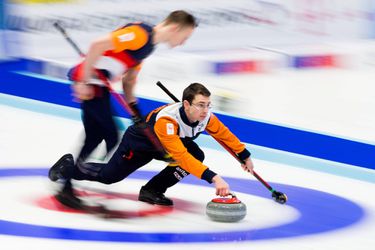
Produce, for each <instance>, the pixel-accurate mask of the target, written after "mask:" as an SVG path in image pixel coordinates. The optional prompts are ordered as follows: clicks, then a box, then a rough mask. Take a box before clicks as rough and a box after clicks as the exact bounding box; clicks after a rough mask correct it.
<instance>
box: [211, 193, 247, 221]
mask: <svg viewBox="0 0 375 250" xmlns="http://www.w3.org/2000/svg"><path fill="white" fill-rule="evenodd" d="M229 196H231V197H220V198H215V199H212V200H211V201H210V202H208V203H207V206H206V214H207V216H208V217H210V219H211V220H214V221H220V222H236V221H240V220H242V219H243V218H245V216H246V205H245V204H244V203H242V202H241V201H240V200H239V199H237V197H236V196H235V195H234V194H229Z"/></svg>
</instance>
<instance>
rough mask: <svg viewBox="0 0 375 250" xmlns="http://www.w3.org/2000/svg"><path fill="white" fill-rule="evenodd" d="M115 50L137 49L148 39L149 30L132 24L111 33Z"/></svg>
mask: <svg viewBox="0 0 375 250" xmlns="http://www.w3.org/2000/svg"><path fill="white" fill-rule="evenodd" d="M111 38H112V42H113V46H114V49H113V52H120V51H123V50H137V49H139V48H141V47H142V46H144V45H145V44H146V43H147V41H148V35H147V32H146V31H145V30H144V29H143V28H142V27H140V26H138V25H131V26H127V27H125V28H122V29H119V30H115V31H113V32H112V33H111Z"/></svg>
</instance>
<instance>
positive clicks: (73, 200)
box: [55, 181, 84, 210]
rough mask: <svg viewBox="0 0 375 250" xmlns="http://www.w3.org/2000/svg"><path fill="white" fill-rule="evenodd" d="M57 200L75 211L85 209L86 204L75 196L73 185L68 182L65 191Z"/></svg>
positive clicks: (62, 191)
mask: <svg viewBox="0 0 375 250" xmlns="http://www.w3.org/2000/svg"><path fill="white" fill-rule="evenodd" d="M55 198H56V200H58V201H59V202H60V203H61V204H63V205H64V206H66V207H69V208H73V209H78V210H79V209H83V208H84V204H83V202H82V200H81V199H79V198H78V197H77V196H76V195H75V194H74V190H73V187H72V184H71V183H70V182H69V181H68V182H67V183H66V184H65V185H64V187H63V189H62V190H61V191H59V192H58V193H57V194H56V195H55Z"/></svg>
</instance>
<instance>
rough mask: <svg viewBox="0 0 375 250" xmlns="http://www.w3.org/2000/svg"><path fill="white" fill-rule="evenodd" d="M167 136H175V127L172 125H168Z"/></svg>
mask: <svg viewBox="0 0 375 250" xmlns="http://www.w3.org/2000/svg"><path fill="white" fill-rule="evenodd" d="M167 134H168V135H174V126H173V124H172V123H167Z"/></svg>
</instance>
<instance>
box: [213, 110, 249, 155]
mask: <svg viewBox="0 0 375 250" xmlns="http://www.w3.org/2000/svg"><path fill="white" fill-rule="evenodd" d="M206 130H207V132H208V133H209V134H210V135H212V136H213V137H214V138H215V139H218V140H219V141H222V142H223V143H224V144H225V145H227V146H228V147H229V148H230V149H232V150H233V151H234V152H235V153H236V154H238V153H241V152H242V151H243V150H244V149H245V144H243V143H241V142H240V140H239V139H238V138H237V136H235V135H234V134H233V133H232V132H231V131H230V130H229V129H228V128H227V127H226V126H225V125H224V124H223V123H222V122H221V121H220V120H219V119H218V118H217V117H216V116H215V115H214V114H211V117H210V121H209V122H208V124H207V127H206Z"/></svg>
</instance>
